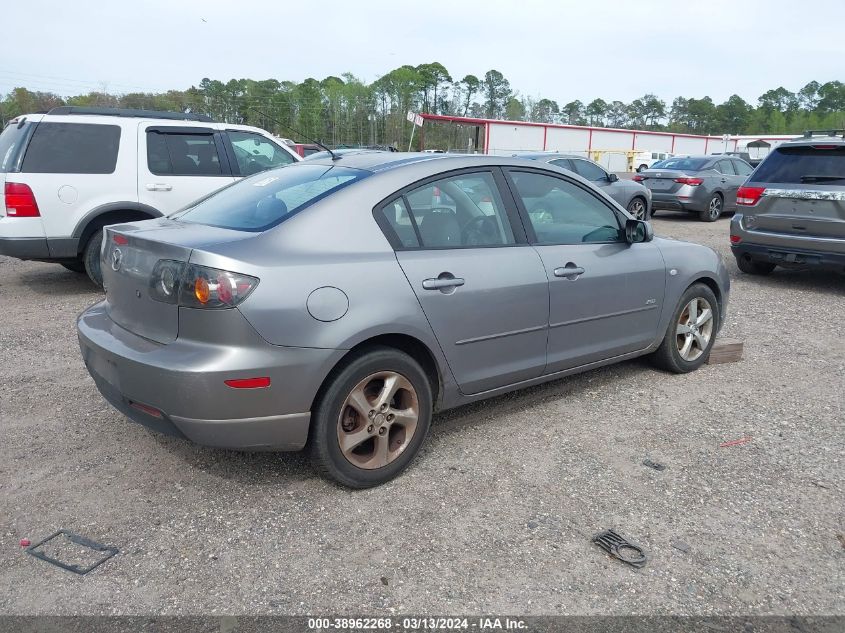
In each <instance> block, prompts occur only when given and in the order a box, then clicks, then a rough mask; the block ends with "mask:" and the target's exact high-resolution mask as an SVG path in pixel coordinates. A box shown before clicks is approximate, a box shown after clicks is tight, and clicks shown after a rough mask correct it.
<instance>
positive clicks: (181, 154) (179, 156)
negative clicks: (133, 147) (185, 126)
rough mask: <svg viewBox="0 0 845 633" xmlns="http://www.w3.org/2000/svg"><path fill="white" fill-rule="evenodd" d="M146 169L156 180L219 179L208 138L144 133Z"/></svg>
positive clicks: (213, 147)
mask: <svg viewBox="0 0 845 633" xmlns="http://www.w3.org/2000/svg"><path fill="white" fill-rule="evenodd" d="M147 166H148V167H149V169H150V173H153V174H156V175H158V176H220V175H222V174H223V170H222V169H221V167H220V156H219V155H218V153H217V145H216V143H215V142H214V135H212V134H168V133H165V132H158V131H148V132H147Z"/></svg>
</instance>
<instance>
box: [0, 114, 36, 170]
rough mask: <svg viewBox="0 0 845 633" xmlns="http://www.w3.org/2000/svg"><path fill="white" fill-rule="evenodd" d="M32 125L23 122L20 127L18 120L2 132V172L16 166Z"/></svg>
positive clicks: (0, 153)
mask: <svg viewBox="0 0 845 633" xmlns="http://www.w3.org/2000/svg"><path fill="white" fill-rule="evenodd" d="M30 125H31V124H30V123H23V124H22V125H20V127H18V121H13V122H12V123H9V125H7V126H6V129H5V130H3V133H2V134H0V174H5V173H6V172H9V171H11V170H12V169H13V167H14V166H15V163H16V162H17V158H18V153H19V151H20V145H21V143H22V142H23V141H24V140H25V139H26V134H27V128H28V127H29V126H30Z"/></svg>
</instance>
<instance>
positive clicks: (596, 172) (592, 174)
mask: <svg viewBox="0 0 845 633" xmlns="http://www.w3.org/2000/svg"><path fill="white" fill-rule="evenodd" d="M572 164H573V165H574V166H575V171H576V172H577V173H578V174H579V175H581V176H584V178H586V179H587V180H591V181H593V182H596V181H598V180H607V173H606V172H605V171H604V170H603V169H602V168H601V167H599V166H598V165H594V164H593V163H591V162H589V161H586V160H578V159H575V158H573V159H572Z"/></svg>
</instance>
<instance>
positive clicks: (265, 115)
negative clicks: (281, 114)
mask: <svg viewBox="0 0 845 633" xmlns="http://www.w3.org/2000/svg"><path fill="white" fill-rule="evenodd" d="M243 108H244V110H250V111H251V112H255V113H256V114H258V115H260V116H263V117H264V118H267V119H270V120H271V121H272V122H273V123H275V124H276V125H281V126H282V127H283V128H286V129H288V130H290V131H291V132H293V133H294V134H296V135H297V136H300V137H302V138H304V139H306V140H308V141H311V142H312V143H314V145H317V146H319V147H322V148H323V149H324V150H326V151H327V152H328V153H329V154H331V156H332V160H340V156H338V155H337V154H335V153H334V152H333V151H332V150H330V149H329V148H328V147H326V146H325V145H323V144H322V143H321V142H320V141H318V140H316V139H313V138H311V137H310V136H306V135H305V134H303V133H302V132H300V131H298V130H295V129H293V128H292V127H291V126H289V125H287V124H285V123H282V122H281V121H279V120H277V119H274V118H273V117H271V116H270V115H269V114H265V113H264V112H262V111H261V110H256V109H255V108H253V107H251V106H248V105H244V106H243Z"/></svg>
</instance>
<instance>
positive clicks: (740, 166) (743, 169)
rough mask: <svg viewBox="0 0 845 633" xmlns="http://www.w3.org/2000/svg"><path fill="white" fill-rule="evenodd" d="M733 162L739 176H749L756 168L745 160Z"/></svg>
mask: <svg viewBox="0 0 845 633" xmlns="http://www.w3.org/2000/svg"><path fill="white" fill-rule="evenodd" d="M732 162H733V165H734V169H736V173H737V175H739V176H748V175H749V174H751V172H752V171H754V168H753V167H752V166H751V165H749V164H748V163H746V162H744V161H741V160H735V161H732Z"/></svg>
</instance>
